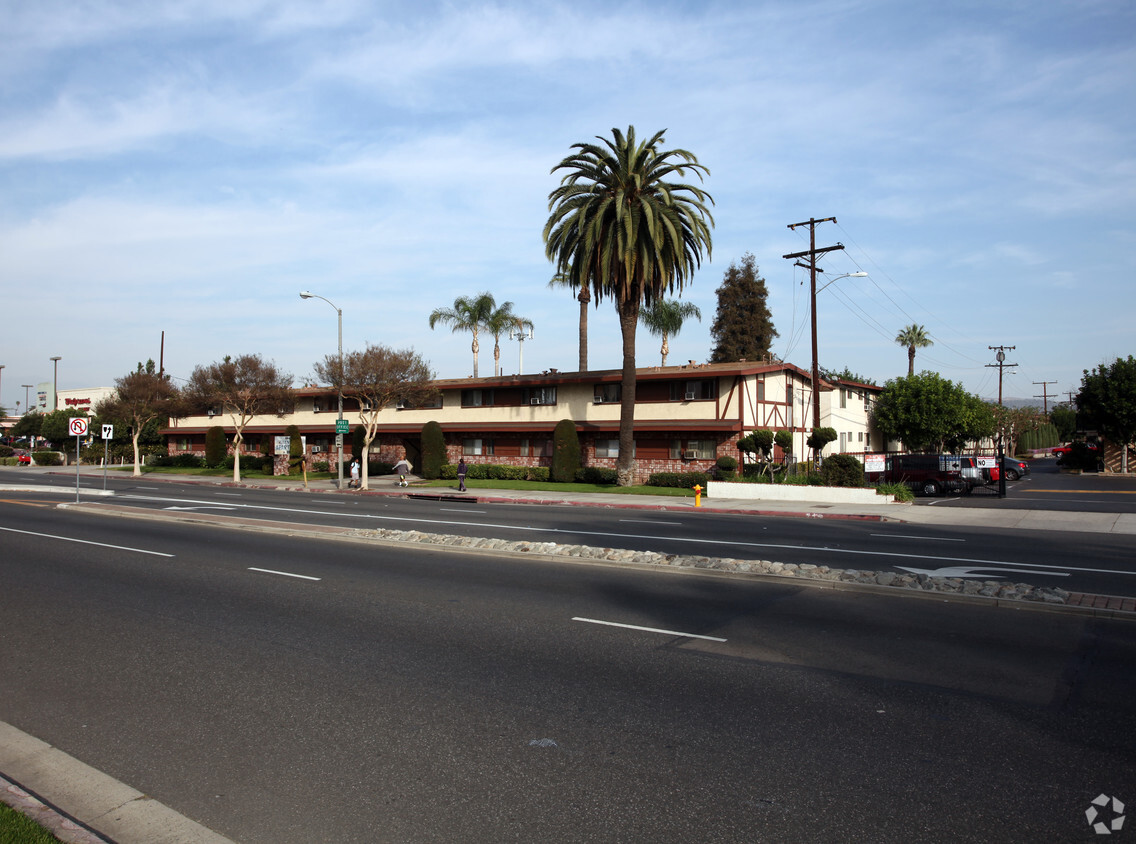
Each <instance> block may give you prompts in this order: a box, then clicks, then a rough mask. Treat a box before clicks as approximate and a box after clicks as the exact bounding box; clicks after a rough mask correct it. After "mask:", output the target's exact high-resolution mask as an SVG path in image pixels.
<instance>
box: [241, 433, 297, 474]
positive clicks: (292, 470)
mask: <svg viewBox="0 0 1136 844" xmlns="http://www.w3.org/2000/svg"><path fill="white" fill-rule="evenodd" d="M284 433H285V435H286V436H287V437H288V474H289V475H299V474H301V473H302V472H303V470H304V441H303V440H302V439H300V428H299V426H297V425H289V426H288V427H287V428H285V429H284ZM241 463H242V464H243V463H244V459H243V458H242V459H241Z"/></svg>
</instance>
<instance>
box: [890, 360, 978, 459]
mask: <svg viewBox="0 0 1136 844" xmlns="http://www.w3.org/2000/svg"><path fill="white" fill-rule="evenodd" d="M872 415H873V419H874V421H875V424H876V426H877V427H878V428H879V429H880V432H881V433H883V435H884V436H885V437H887V438H888V439H893V440H902V441H903V444H904V446H905V447H906V448H907V450H908V451H912V452H919V451H929V452H941V451H954V450H956V449H960V448H962V447H963V446H964V445H965V444H966V443H968V442H973V441H977V440H980V439H982V438H983V437H988V436H990V435H992V434H993V433H994V415H993V413H992V412H991V410H990V407H989V405H987V404H986V402H984V401H982V399H980V398H978V397H977V396H974V395H971V394H970V393H968V392H966V390H964V389H963V388H962V385H961V384H956V383H953V382H951V381H948V380H947V379H945V378H943V377H942V376H940V375H939V374H938V373H935V372H923V373H921V374H920V375H908V376H906V377H904V378H892V379H890V380H889V381H888V382H887V383H886V384H884V388H883V390H882V391H881V392H880V397H879V399H878V400H877V401H876V403H875V405H874V406H873V411H872Z"/></svg>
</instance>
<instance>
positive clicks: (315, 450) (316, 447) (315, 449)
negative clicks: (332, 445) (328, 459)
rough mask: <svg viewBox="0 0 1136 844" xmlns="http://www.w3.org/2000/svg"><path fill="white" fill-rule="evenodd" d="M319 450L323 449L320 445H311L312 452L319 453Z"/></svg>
mask: <svg viewBox="0 0 1136 844" xmlns="http://www.w3.org/2000/svg"><path fill="white" fill-rule="evenodd" d="M321 451H323V446H322V445H313V446H312V454H319V453H320V452H321Z"/></svg>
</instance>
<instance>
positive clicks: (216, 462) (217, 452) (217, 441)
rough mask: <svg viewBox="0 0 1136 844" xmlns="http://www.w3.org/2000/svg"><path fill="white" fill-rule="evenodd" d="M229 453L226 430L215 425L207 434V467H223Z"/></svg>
mask: <svg viewBox="0 0 1136 844" xmlns="http://www.w3.org/2000/svg"><path fill="white" fill-rule="evenodd" d="M227 451H228V443H227V442H226V440H225V429H224V428H222V427H221V426H220V425H214V426H213V427H211V428H210V429H209V430H207V431H206V432H205V465H206V466H210V467H213V466H220V465H222V464H223V463H224V462H225V453H226V452H227Z"/></svg>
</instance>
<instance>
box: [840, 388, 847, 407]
mask: <svg viewBox="0 0 1136 844" xmlns="http://www.w3.org/2000/svg"><path fill="white" fill-rule="evenodd" d="M840 407H841V409H843V408H846V407H848V391H847V390H846V389H844V388H843V387H841V388H840Z"/></svg>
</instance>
